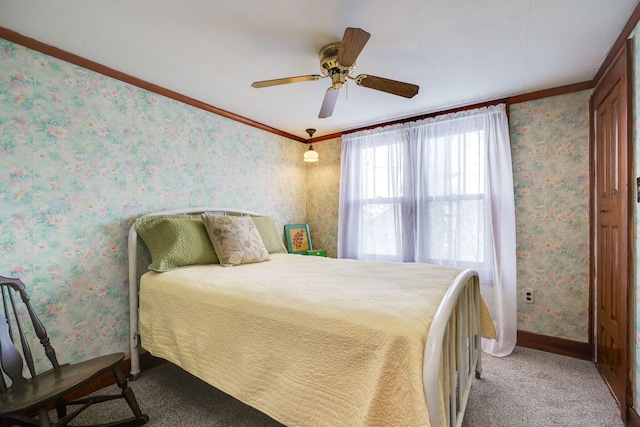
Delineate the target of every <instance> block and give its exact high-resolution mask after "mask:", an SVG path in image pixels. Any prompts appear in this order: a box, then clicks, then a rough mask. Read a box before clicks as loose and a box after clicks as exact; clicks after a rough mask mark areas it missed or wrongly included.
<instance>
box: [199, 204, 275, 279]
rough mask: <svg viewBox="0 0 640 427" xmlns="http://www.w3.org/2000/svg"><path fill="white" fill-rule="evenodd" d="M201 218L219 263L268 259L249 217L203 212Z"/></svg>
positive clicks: (248, 262) (230, 264) (233, 263)
mask: <svg viewBox="0 0 640 427" xmlns="http://www.w3.org/2000/svg"><path fill="white" fill-rule="evenodd" d="M201 218H202V223H203V224H204V226H205V228H206V229H207V234H208V235H209V239H210V240H211V244H212V246H213V249H214V251H215V252H216V255H217V256H218V259H219V260H220V264H221V265H223V266H224V267H231V266H234V265H240V264H251V263H254V262H262V261H269V260H270V258H269V252H267V248H266V247H265V246H264V243H263V242H262V237H260V233H259V232H258V229H257V228H256V226H255V224H254V223H253V221H252V220H251V217H249V216H226V215H207V214H206V213H204V214H202V215H201Z"/></svg>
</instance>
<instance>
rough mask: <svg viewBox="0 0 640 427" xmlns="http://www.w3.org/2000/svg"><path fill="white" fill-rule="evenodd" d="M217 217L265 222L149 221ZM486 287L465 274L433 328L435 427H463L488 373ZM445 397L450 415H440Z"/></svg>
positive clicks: (134, 263)
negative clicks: (475, 386)
mask: <svg viewBox="0 0 640 427" xmlns="http://www.w3.org/2000/svg"><path fill="white" fill-rule="evenodd" d="M204 212H207V213H213V214H217V215H222V214H224V215H251V216H261V214H260V213H258V212H253V211H248V210H243V209H235V208H220V207H195V208H184V209H172V210H165V211H158V212H153V213H149V214H147V215H143V216H159V215H180V214H184V215H187V214H200V213H204ZM139 244H141V241H140V240H139V239H138V233H137V232H136V229H135V223H134V224H133V225H132V226H131V228H130V229H129V239H128V247H129V249H128V250H129V310H130V346H131V375H132V378H133V379H135V378H137V377H138V375H139V374H140V351H141V345H140V329H139V323H138V304H139V299H138V297H139V294H138V292H139V284H138V280H139V276H138V245H139ZM142 244H143V243H142ZM480 304H481V302H480V282H479V278H478V274H477V272H476V271H474V270H470V269H468V270H464V271H462V272H461V273H460V274H459V275H458V276H457V277H456V279H455V280H454V281H453V283H452V284H451V286H450V287H449V290H448V291H447V293H446V294H445V296H444V298H443V300H442V303H441V304H440V307H439V308H438V311H437V312H436V315H435V317H434V319H433V321H432V323H431V327H430V329H429V334H428V336H427V343H426V346H425V353H424V362H423V387H424V394H425V401H426V402H425V403H426V405H427V409H428V411H429V421H430V423H431V425H432V426H440V425H441V423H440V421H441V417H444V420H445V423H444V424H445V425H446V426H448V427H453V426H458V427H459V426H461V425H462V420H463V417H464V412H465V409H466V406H467V400H468V397H469V392H470V389H471V384H472V382H473V378H474V376H475V377H476V378H480V374H481V372H482V350H481V328H480ZM441 396H442V397H443V398H444V408H445V413H444V414H441V413H440V403H441V400H440V399H441Z"/></svg>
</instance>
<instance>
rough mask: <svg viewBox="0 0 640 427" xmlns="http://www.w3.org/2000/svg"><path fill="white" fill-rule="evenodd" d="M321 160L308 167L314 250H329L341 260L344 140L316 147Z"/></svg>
mask: <svg viewBox="0 0 640 427" xmlns="http://www.w3.org/2000/svg"><path fill="white" fill-rule="evenodd" d="M313 149H314V150H316V151H317V152H318V155H319V156H320V161H319V162H317V163H309V164H308V165H307V223H308V224H309V231H310V232H311V244H312V245H313V247H314V249H326V250H327V255H328V256H329V257H332V258H335V257H337V248H338V202H339V200H340V153H341V151H342V139H341V138H335V139H330V140H326V141H320V142H316V143H314V144H313Z"/></svg>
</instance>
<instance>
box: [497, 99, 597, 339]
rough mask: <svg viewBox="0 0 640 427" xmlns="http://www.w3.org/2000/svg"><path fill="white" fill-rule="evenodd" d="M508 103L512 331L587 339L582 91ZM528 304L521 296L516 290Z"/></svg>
mask: <svg viewBox="0 0 640 427" xmlns="http://www.w3.org/2000/svg"><path fill="white" fill-rule="evenodd" d="M590 95H591V91H590V90H589V91H582V92H576V93H571V94H566V95H560V96H552V97H548V98H542V99H537V100H533V101H528V102H523V103H518V104H512V105H511V107H510V110H509V113H510V117H509V125H510V136H511V146H512V162H513V177H514V187H515V188H514V191H515V204H516V250H517V260H518V290H519V299H518V329H519V330H524V331H529V332H534V333H538V334H542V335H549V336H554V337H560V338H565V339H569V340H574V341H580V342H588V340H589V334H588V332H589V330H588V328H589V96H590ZM524 288H531V289H533V291H534V296H535V303H534V304H526V303H524V302H523V298H522V290H523V289H524Z"/></svg>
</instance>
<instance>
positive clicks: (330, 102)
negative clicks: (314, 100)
mask: <svg viewBox="0 0 640 427" xmlns="http://www.w3.org/2000/svg"><path fill="white" fill-rule="evenodd" d="M339 94H340V91H339V90H338V89H336V88H334V87H330V88H329V89H327V93H325V94H324V100H323V101H322V107H320V114H318V118H319V119H326V118H327V117H331V115H332V114H333V109H334V108H335V106H336V101H338V95H339Z"/></svg>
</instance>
